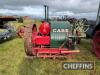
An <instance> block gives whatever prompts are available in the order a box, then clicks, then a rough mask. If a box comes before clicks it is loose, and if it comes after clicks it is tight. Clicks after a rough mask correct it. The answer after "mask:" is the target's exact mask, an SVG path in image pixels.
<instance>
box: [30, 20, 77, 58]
mask: <svg viewBox="0 0 100 75" xmlns="http://www.w3.org/2000/svg"><path fill="white" fill-rule="evenodd" d="M44 29H45V31H44ZM34 30H35V29H34V28H33V31H32V40H31V41H32V44H33V46H32V53H33V55H34V56H37V57H43V58H46V57H66V55H68V54H74V53H79V51H75V50H69V48H70V42H69V38H68V39H66V42H67V44H68V49H67V48H63V44H62V45H61V46H60V47H59V48H52V47H50V36H49V35H47V34H48V33H49V32H50V27H49V24H48V23H46V22H43V23H42V24H41V26H40V28H39V32H36V31H34ZM39 33H41V34H42V35H40V34H39ZM69 35H70V33H69V32H68V37H69Z"/></svg>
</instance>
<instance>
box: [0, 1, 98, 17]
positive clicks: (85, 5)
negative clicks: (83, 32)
mask: <svg viewBox="0 0 100 75" xmlns="http://www.w3.org/2000/svg"><path fill="white" fill-rule="evenodd" d="M98 2H99V0H19V1H18V0H1V1H0V14H4V15H5V14H7V15H32V16H42V17H43V16H44V7H43V5H44V4H46V5H48V6H49V7H50V16H59V15H69V16H75V17H87V18H91V17H94V18H96V13H97V9H98V4H99V3H98Z"/></svg>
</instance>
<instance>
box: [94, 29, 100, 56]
mask: <svg viewBox="0 0 100 75" xmlns="http://www.w3.org/2000/svg"><path fill="white" fill-rule="evenodd" d="M93 52H94V53H95V54H96V56H97V57H99V58H100V30H98V31H96V33H95V35H94V37H93Z"/></svg>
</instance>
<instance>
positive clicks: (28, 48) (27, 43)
mask: <svg viewBox="0 0 100 75" xmlns="http://www.w3.org/2000/svg"><path fill="white" fill-rule="evenodd" d="M36 30H37V29H36V25H30V26H28V27H26V28H25V33H24V48H25V52H26V54H27V55H28V56H33V55H34V54H33V52H32V47H33V46H34V45H33V44H32V41H31V38H32V32H34V31H36Z"/></svg>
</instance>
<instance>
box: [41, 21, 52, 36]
mask: <svg viewBox="0 0 100 75" xmlns="http://www.w3.org/2000/svg"><path fill="white" fill-rule="evenodd" d="M39 31H40V33H41V34H43V35H46V34H48V33H49V32H50V26H49V23H47V22H43V23H42V24H41V25H40V27H39Z"/></svg>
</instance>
